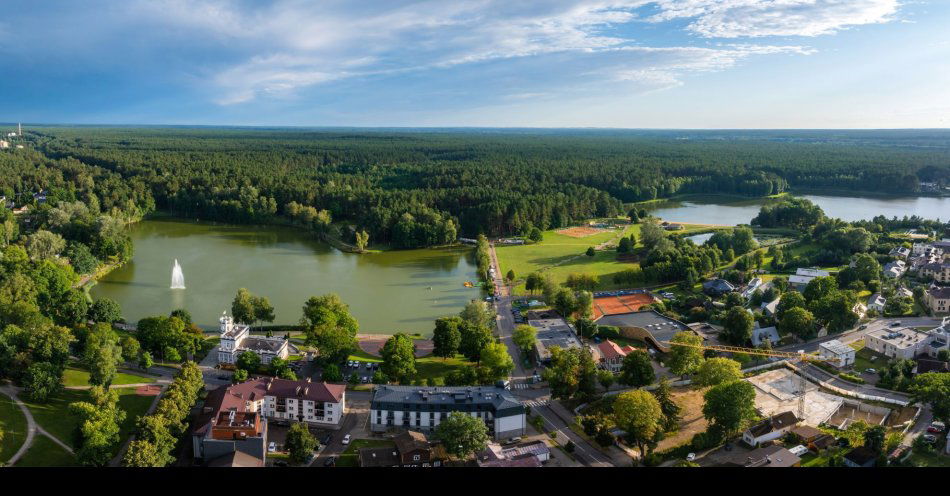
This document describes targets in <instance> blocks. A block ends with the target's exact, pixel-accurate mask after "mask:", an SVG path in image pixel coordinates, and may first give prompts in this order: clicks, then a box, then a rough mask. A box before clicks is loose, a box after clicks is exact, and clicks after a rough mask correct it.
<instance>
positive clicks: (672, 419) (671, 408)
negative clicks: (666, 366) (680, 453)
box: [651, 377, 682, 432]
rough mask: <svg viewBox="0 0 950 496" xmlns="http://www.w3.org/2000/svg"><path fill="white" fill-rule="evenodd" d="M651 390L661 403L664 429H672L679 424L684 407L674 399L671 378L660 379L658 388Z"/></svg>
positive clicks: (665, 430)
mask: <svg viewBox="0 0 950 496" xmlns="http://www.w3.org/2000/svg"><path fill="white" fill-rule="evenodd" d="M651 392H652V393H653V396H655V397H656V401H657V402H659V403H660V411H662V412H663V431H664V432H670V431H672V430H673V429H675V428H676V426H677V425H678V424H679V421H680V412H681V411H682V408H680V406H679V405H677V404H676V401H674V400H673V394H672V388H671V387H670V379H669V378H667V377H664V378H662V379H660V382H659V384H658V386H657V388H656V389H654V390H653V391H651Z"/></svg>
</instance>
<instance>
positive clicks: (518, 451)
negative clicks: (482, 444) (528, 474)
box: [475, 441, 551, 467]
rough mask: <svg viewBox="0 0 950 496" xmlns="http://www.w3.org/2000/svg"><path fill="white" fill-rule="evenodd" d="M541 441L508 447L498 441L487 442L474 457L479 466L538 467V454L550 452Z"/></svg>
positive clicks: (539, 463) (539, 462)
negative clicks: (502, 445)
mask: <svg viewBox="0 0 950 496" xmlns="http://www.w3.org/2000/svg"><path fill="white" fill-rule="evenodd" d="M550 452H551V451H550V449H548V447H547V445H546V444H544V442H543V441H536V442H533V443H526V444H519V445H517V446H513V447H510V448H502V447H501V445H499V444H498V443H488V446H487V447H486V448H485V449H484V450H482V451H480V452H478V454H477V455H476V456H475V459H476V460H477V462H478V466H479V467H540V466H541V459H540V458H539V455H544V454H548V453H550Z"/></svg>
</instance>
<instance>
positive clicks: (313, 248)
mask: <svg viewBox="0 0 950 496" xmlns="http://www.w3.org/2000/svg"><path fill="white" fill-rule="evenodd" d="M131 234H132V239H133V241H134V243H135V256H134V257H133V259H132V261H131V262H129V263H128V264H126V265H124V266H122V267H120V268H118V269H116V270H115V271H113V272H112V273H110V274H109V275H107V276H106V277H105V278H104V279H103V280H101V281H99V283H98V284H96V285H95V286H94V287H93V288H92V290H91V293H92V295H93V297H95V298H101V297H107V298H112V299H114V300H116V301H118V302H119V304H120V305H121V306H122V313H123V315H124V317H125V318H126V320H128V321H129V322H137V321H138V320H139V319H141V318H142V317H147V316H151V315H160V314H161V315H167V314H168V313H169V312H171V311H172V310H174V309H176V308H186V309H188V311H189V312H191V314H192V316H193V317H194V319H195V322H196V323H197V324H199V325H201V326H205V327H207V326H217V321H218V317H219V316H220V315H221V312H222V311H224V310H228V313H230V308H231V301H232V300H233V299H234V295H235V294H236V293H237V290H238V289H239V288H242V287H244V288H247V289H248V290H250V291H251V292H252V293H254V294H257V295H261V296H267V297H268V298H270V301H271V303H272V304H273V305H274V307H275V314H276V317H277V319H276V321H275V322H274V323H275V324H295V323H297V321H298V320H299V319H300V317H301V315H302V310H301V309H302V308H303V304H304V301H306V300H307V298H309V297H310V296H319V295H322V294H325V293H330V292H335V293H337V294H339V295H340V298H341V299H342V300H343V301H344V302H346V303H347V304H349V306H350V311H351V312H352V313H353V315H354V317H356V319H357V320H358V321H359V323H360V332H365V333H385V334H389V333H394V332H396V331H409V332H420V333H422V334H425V335H428V334H431V332H432V328H433V327H434V321H435V319H437V318H439V317H442V316H446V315H454V314H457V313H458V312H459V311H461V310H462V308H463V307H464V306H465V304H466V303H467V302H468V301H469V300H471V299H473V298H479V297H480V292H479V290H478V289H471V288H465V287H463V285H462V284H463V283H464V282H465V281H474V280H475V266H474V261H473V260H472V253H471V252H472V249H471V248H447V249H422V250H404V251H389V252H384V253H374V254H364V255H357V254H352V253H344V252H341V251H339V250H337V249H335V248H332V247H330V246H328V245H326V244H324V243H320V242H318V241H316V240H314V239H313V238H312V237H310V236H308V235H307V234H306V233H304V232H302V231H299V230H296V229H292V228H287V227H261V226H234V225H227V224H215V223H205V222H189V221H177V220H146V221H143V222H140V223H139V224H137V225H136V226H135V227H134V228H133V230H132V233H131ZM176 258H177V259H178V262H179V263H180V264H181V266H182V270H183V272H184V276H185V287H186V288H187V289H185V290H171V289H169V286H170V283H171V270H172V264H173V263H174V260H175V259H176Z"/></svg>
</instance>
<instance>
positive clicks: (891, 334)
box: [864, 322, 948, 359]
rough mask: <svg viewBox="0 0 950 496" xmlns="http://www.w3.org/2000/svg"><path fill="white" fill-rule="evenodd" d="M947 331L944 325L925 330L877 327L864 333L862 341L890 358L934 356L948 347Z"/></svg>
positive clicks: (869, 347)
mask: <svg viewBox="0 0 950 496" xmlns="http://www.w3.org/2000/svg"><path fill="white" fill-rule="evenodd" d="M944 324H946V322H944ZM947 331H948V329H947V327H946V325H944V326H942V327H938V328H935V329H931V330H930V331H926V332H924V331H919V330H917V329H911V328H909V327H905V328H903V329H896V330H895V329H878V330H876V331H872V332H869V333H868V334H866V335H865V336H864V342H865V343H866V345H867V347H868V349H871V350H873V351H876V352H878V353H880V354H882V355H884V356H887V357H891V358H906V359H913V358H914V357H916V356H918V355H927V356H932V357H935V356H937V353H938V352H939V351H940V350H941V349H945V348H947V347H948V346H947V343H948V337H947Z"/></svg>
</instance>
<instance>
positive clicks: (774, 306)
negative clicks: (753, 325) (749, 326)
mask: <svg viewBox="0 0 950 496" xmlns="http://www.w3.org/2000/svg"><path fill="white" fill-rule="evenodd" d="M780 301H782V299H781V298H776V299H774V300H772V301H770V302H768V303H762V305H761V306H760V307H759V308H761V309H762V313H763V314H764V315H766V316H768V317H774V316H775V312H776V311H778V304H779V302H780Z"/></svg>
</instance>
